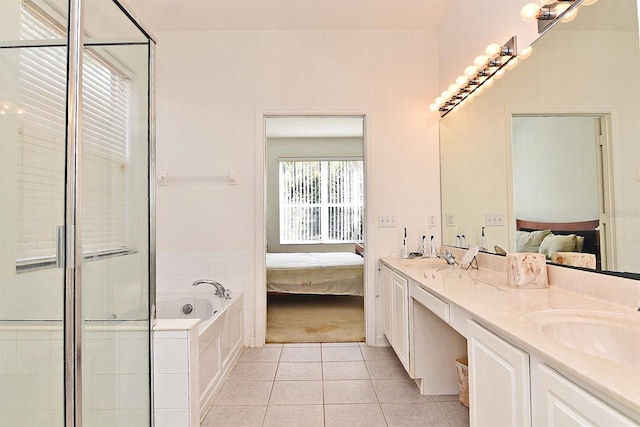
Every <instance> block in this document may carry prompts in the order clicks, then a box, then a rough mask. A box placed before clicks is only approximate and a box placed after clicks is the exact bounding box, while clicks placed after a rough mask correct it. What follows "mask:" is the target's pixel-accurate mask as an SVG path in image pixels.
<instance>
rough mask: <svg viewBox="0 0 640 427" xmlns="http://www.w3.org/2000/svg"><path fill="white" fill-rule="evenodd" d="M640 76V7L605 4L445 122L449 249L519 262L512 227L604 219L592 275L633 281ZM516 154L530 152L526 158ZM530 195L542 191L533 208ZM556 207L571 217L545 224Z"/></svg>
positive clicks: (639, 233) (639, 196) (637, 241)
mask: <svg viewBox="0 0 640 427" xmlns="http://www.w3.org/2000/svg"><path fill="white" fill-rule="evenodd" d="M522 47H524V46H521V48H522ZM639 74H640V46H639V37H638V11H637V2H636V0H616V1H615V2H611V1H599V2H597V3H595V4H593V5H591V6H584V5H583V6H580V7H579V9H578V15H577V17H576V18H575V19H574V20H573V21H572V22H568V23H560V24H559V25H556V26H555V27H554V28H553V29H551V30H550V31H548V32H547V33H545V34H544V35H543V36H541V37H540V38H539V39H538V40H537V41H536V42H535V43H534V44H533V53H532V55H531V56H530V57H529V58H527V59H525V60H522V61H520V62H519V64H518V66H517V67H516V68H515V69H513V70H511V71H507V73H506V74H505V76H504V77H503V78H502V79H501V80H498V81H496V82H495V84H494V85H493V86H492V87H491V88H489V89H488V90H485V92H484V93H483V94H482V95H481V96H479V97H476V98H475V99H474V100H473V101H471V102H469V103H467V104H466V105H464V106H463V107H462V108H458V109H456V110H454V111H452V112H451V113H449V114H448V115H447V116H446V117H444V118H443V119H442V120H441V121H440V153H441V159H440V161H441V185H442V236H443V244H445V245H450V246H455V245H456V241H459V240H460V239H457V238H456V236H461V235H464V236H465V238H464V241H465V242H466V245H467V246H468V245H474V244H477V245H479V246H481V250H483V251H486V252H490V253H496V252H499V250H500V249H504V250H505V251H507V252H515V251H516V247H517V245H516V234H517V225H516V220H517V219H525V220H529V221H537V222H543V223H569V222H583V221H589V220H597V239H599V249H598V251H599V252H600V256H599V258H601V261H602V264H601V265H598V267H597V268H596V269H597V270H602V271H612V272H624V273H635V275H636V276H635V277H638V276H637V274H638V273H640V142H639V141H640V123H638V118H639V117H640V82H639V81H638V75H639ZM545 120H549V121H550V122H545ZM572 121H583V122H584V121H586V122H587V125H586V129H587V134H589V135H591V136H590V137H588V138H591V139H589V143H588V150H587V151H586V152H583V151H580V152H579V151H578V149H577V148H575V146H573V145H571V144H572V142H573V138H574V136H571V135H573V134H572V131H571V129H572V126H573V125H572V124H571V122H572ZM552 122H553V123H552ZM527 126H528V129H527ZM523 127H524V129H525V130H524V132H523V131H522V129H523ZM559 129H562V130H563V131H567V132H568V135H569V136H560V135H561V134H560V131H559ZM522 135H524V138H522ZM585 138H586V137H585ZM518 141H520V142H518ZM514 143H523V144H526V146H525V148H526V149H525V151H524V154H523V151H522V150H521V147H520V148H515V146H514ZM543 149H544V150H547V151H546V152H543V151H542V150H543ZM560 153H562V155H560ZM514 156H515V158H516V159H518V160H515V161H514ZM577 174H580V176H581V178H580V179H579V180H577V181H576V176H577ZM594 177H595V178H594ZM584 180H589V181H590V182H589V183H588V184H585V182H584ZM523 183H524V184H523ZM533 184H538V187H540V188H541V189H542V190H541V191H542V193H539V194H538V195H537V196H535V197H534V193H533V191H532V189H531V188H532V185H533ZM545 189H546V193H545ZM536 197H537V198H536ZM561 202H562V203H565V204H566V205H567V207H566V209H565V211H567V210H568V211H570V213H569V214H568V216H565V217H562V218H561V217H558V216H554V215H557V214H549V212H550V211H552V210H553V209H551V208H555V207H557V206H558V205H559V204H560V203H561ZM525 205H527V206H526V212H527V213H526V214H523V213H522V210H523V207H524V206H525ZM565 213H566V212H565ZM523 215H526V216H527V217H526V218H522V216H523ZM594 228H595V227H594ZM483 233H484V238H483V236H482V234H483ZM573 251H576V252H579V250H578V249H577V248H576V249H574V250H573Z"/></svg>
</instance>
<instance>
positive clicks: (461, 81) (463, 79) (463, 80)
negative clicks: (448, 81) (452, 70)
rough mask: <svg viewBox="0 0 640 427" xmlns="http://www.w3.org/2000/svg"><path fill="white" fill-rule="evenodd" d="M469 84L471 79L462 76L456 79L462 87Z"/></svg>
mask: <svg viewBox="0 0 640 427" xmlns="http://www.w3.org/2000/svg"><path fill="white" fill-rule="evenodd" d="M467 83H469V77H467V76H460V77H458V78H457V79H456V84H457V85H459V86H460V87H462V86H466V85H467Z"/></svg>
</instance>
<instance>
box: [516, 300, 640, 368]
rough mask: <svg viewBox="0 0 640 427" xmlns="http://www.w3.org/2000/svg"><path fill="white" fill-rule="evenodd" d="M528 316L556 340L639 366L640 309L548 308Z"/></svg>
mask: <svg viewBox="0 0 640 427" xmlns="http://www.w3.org/2000/svg"><path fill="white" fill-rule="evenodd" d="M528 317H529V318H530V319H531V320H533V323H534V324H535V325H536V326H537V327H539V328H540V329H541V330H542V333H543V334H544V335H545V336H546V337H547V338H549V339H550V340H552V341H554V342H556V343H558V344H561V345H563V346H565V347H569V348H571V349H573V350H576V351H580V352H582V353H587V354H590V355H592V356H597V357H600V358H603V359H607V360H610V361H613V362H618V363H623V364H627V365H635V366H640V313H638V314H637V315H633V314H618V313H610V312H602V311H586V310H547V311H542V312H536V313H532V314H530V315H529V316H528Z"/></svg>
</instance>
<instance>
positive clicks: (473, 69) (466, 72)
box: [464, 65, 478, 78]
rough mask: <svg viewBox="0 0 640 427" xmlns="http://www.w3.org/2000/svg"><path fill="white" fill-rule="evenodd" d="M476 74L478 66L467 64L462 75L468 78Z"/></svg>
mask: <svg viewBox="0 0 640 427" xmlns="http://www.w3.org/2000/svg"><path fill="white" fill-rule="evenodd" d="M476 74H478V67H476V66H475V65H469V66H468V67H467V68H465V69H464V75H465V76H467V77H469V78H471V77H473V76H475V75H476Z"/></svg>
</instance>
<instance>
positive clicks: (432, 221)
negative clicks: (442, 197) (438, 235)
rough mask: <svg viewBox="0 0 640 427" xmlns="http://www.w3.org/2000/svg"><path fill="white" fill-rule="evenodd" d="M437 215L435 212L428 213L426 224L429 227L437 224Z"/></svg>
mask: <svg viewBox="0 0 640 427" xmlns="http://www.w3.org/2000/svg"><path fill="white" fill-rule="evenodd" d="M436 222H437V216H436V214H429V218H427V224H428V225H429V227H435V226H436V225H437V224H436Z"/></svg>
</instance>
